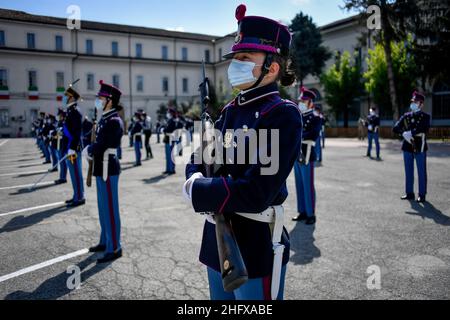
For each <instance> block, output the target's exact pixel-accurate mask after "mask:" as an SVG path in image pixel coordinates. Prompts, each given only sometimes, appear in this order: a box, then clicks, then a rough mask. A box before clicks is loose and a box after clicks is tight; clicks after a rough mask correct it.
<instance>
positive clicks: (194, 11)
mask: <svg viewBox="0 0 450 320" xmlns="http://www.w3.org/2000/svg"><path fill="white" fill-rule="evenodd" d="M241 3H244V4H246V5H247V15H262V16H266V17H269V18H272V19H274V20H279V21H283V22H285V23H289V22H290V21H291V20H292V19H293V18H294V16H295V15H296V14H297V13H299V12H300V11H302V12H303V13H306V14H308V15H310V16H312V17H313V20H314V22H315V23H316V24H317V25H318V26H323V25H325V24H328V23H331V22H333V21H336V20H339V19H343V18H346V17H349V16H351V15H353V14H355V13H354V12H350V13H349V12H346V11H343V10H342V9H340V8H339V6H342V3H343V0H184V1H183V0H127V1H125V0H109V1H108V0H38V1H30V0H14V1H12V0H0V8H3V9H14V10H20V11H25V12H28V13H32V14H39V15H47V16H55V17H68V14H67V13H66V9H67V7H68V6H70V5H78V6H79V7H80V9H81V20H91V21H100V22H109V23H118V24H126V25H135V26H143V27H151V28H160V29H168V30H176V31H185V32H193V33H202V34H210V35H216V36H224V35H226V34H229V33H231V32H234V31H236V28H237V24H236V19H235V18H234V12H235V9H236V7H237V6H238V5H239V4H241Z"/></svg>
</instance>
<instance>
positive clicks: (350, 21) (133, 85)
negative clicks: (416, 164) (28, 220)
mask: <svg viewBox="0 0 450 320" xmlns="http://www.w3.org/2000/svg"><path fill="white" fill-rule="evenodd" d="M320 30H321V33H322V36H323V41H324V45H325V46H326V47H328V48H329V50H330V51H332V52H341V53H342V52H344V51H350V52H354V51H355V50H356V51H357V52H358V53H359V54H360V55H361V60H362V61H363V62H364V63H365V60H366V58H367V55H368V49H369V48H371V47H372V41H371V37H370V35H369V36H368V37H367V39H365V41H361V34H362V31H364V29H363V27H362V26H361V23H360V21H359V19H358V17H351V18H347V19H344V20H340V21H336V22H334V23H331V24H329V25H326V26H323V27H321V28H320ZM234 39H235V36H234V34H230V35H227V36H224V37H214V36H208V35H202V34H192V33H185V32H174V31H167V30H161V29H152V28H142V27H133V26H124V25H117V24H108V23H98V22H90V21H81V28H80V29H78V30H69V29H68V27H67V21H66V19H61V18H53V17H46V16H38V15H31V14H27V13H24V12H20V11H13V10H4V9H0V137H2V136H6V137H14V136H16V134H17V132H18V131H19V128H22V129H23V133H25V134H28V133H29V132H30V130H31V123H32V122H33V120H34V119H35V118H36V117H37V115H38V113H39V112H46V113H53V114H54V113H56V110H57V108H58V107H60V106H61V100H62V94H63V92H64V88H65V87H67V85H68V84H69V83H71V82H73V81H74V80H76V79H80V81H79V82H78V83H77V84H76V85H75V88H76V89H77V91H78V92H79V93H80V94H81V96H82V98H83V100H82V101H81V102H80V104H79V105H80V107H81V109H82V112H83V113H84V114H85V115H86V116H89V117H91V116H92V113H93V110H94V99H95V94H96V92H97V90H98V81H99V80H104V81H105V82H107V83H112V84H114V85H116V86H117V87H119V88H120V89H121V90H122V92H123V97H122V103H123V105H124V107H125V109H126V116H127V118H128V119H129V118H130V117H131V116H132V115H133V113H134V112H135V111H136V110H145V111H146V112H147V113H148V114H149V115H150V116H152V118H153V119H155V118H156V117H157V110H158V109H159V106H160V105H161V104H167V102H168V101H169V100H176V101H177V102H178V103H183V102H194V103H195V102H197V101H199V92H198V85H199V83H200V82H201V63H202V60H203V59H204V60H205V61H206V65H207V76H208V77H209V78H210V80H211V82H212V83H213V85H214V87H215V88H216V92H217V94H218V96H219V97H220V98H230V97H231V92H232V90H231V87H230V85H229V82H228V77H227V68H228V62H227V61H225V60H223V59H222V56H223V54H225V53H227V51H228V50H230V48H231V46H232V44H233V43H234ZM333 62H334V59H333V58H332V59H330V60H329V61H328V62H327V67H329V66H331V65H332V63H333ZM364 67H366V66H364ZM304 83H305V86H307V87H309V88H312V89H314V90H315V91H316V92H317V94H318V96H319V100H318V103H319V104H322V105H323V107H324V109H325V110H326V109H327V108H328V106H327V105H326V103H325V102H324V101H323V99H322V97H324V91H323V88H322V87H321V85H320V82H319V80H318V79H317V78H314V77H308V78H307V79H305V81H304ZM433 91H434V92H433V93H432V94H429V95H428V98H427V103H426V105H427V110H426V111H428V112H429V113H430V114H432V115H433V125H434V126H450V110H449V109H450V107H449V105H450V88H449V86H448V83H437V84H436V85H435V86H434V90H433ZM290 93H291V96H292V97H293V98H296V97H297V95H298V86H294V87H292V88H290ZM369 105H370V97H361V98H360V99H358V100H357V101H355V103H354V105H353V106H352V108H351V112H350V120H351V121H350V125H353V126H355V125H356V124H357V120H358V119H359V117H360V116H364V115H366V114H367V111H368V108H369ZM331 124H332V125H333V126H340V125H342V121H341V119H339V118H338V119H332V121H331ZM386 125H392V120H390V119H387V120H386Z"/></svg>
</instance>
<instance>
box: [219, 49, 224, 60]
mask: <svg viewBox="0 0 450 320" xmlns="http://www.w3.org/2000/svg"><path fill="white" fill-rule="evenodd" d="M222 57H223V51H222V48H219V61H222Z"/></svg>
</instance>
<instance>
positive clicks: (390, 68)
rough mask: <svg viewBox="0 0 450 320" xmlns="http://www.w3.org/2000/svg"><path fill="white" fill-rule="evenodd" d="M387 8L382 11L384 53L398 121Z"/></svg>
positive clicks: (391, 96)
mask: <svg viewBox="0 0 450 320" xmlns="http://www.w3.org/2000/svg"><path fill="white" fill-rule="evenodd" d="M386 10H389V9H388V8H386V5H385V8H384V10H382V11H381V20H382V21H381V22H382V28H383V36H382V43H383V48H384V54H385V55H386V67H387V74H388V81H389V94H390V98H391V104H392V110H393V111H394V115H393V116H394V119H393V120H394V121H397V120H398V118H399V117H400V110H399V105H398V97H397V89H396V87H395V76H394V68H393V65H392V48H391V44H392V34H390V33H389V32H390V30H388V29H390V28H389V19H388V17H387V13H386Z"/></svg>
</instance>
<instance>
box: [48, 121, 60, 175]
mask: <svg viewBox="0 0 450 320" xmlns="http://www.w3.org/2000/svg"><path fill="white" fill-rule="evenodd" d="M49 120H50V122H49V124H48V130H49V131H48V139H49V143H48V149H49V151H50V155H51V158H52V168H53V170H52V172H56V171H58V167H57V164H58V149H57V148H58V146H57V141H56V140H55V133H56V124H57V123H56V117H55V116H54V115H52V114H51V115H49Z"/></svg>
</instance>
